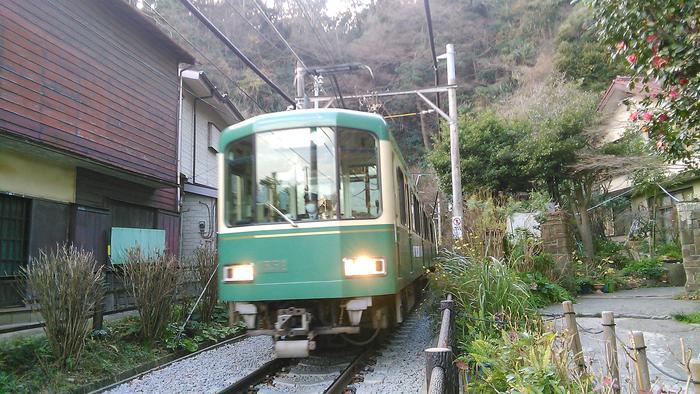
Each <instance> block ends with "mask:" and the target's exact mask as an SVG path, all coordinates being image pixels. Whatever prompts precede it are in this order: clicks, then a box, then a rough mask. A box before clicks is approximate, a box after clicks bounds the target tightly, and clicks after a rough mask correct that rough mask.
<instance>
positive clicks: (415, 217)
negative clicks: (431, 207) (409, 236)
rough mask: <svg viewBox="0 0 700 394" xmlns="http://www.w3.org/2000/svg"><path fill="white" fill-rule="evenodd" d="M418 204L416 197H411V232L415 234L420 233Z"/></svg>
mask: <svg viewBox="0 0 700 394" xmlns="http://www.w3.org/2000/svg"><path fill="white" fill-rule="evenodd" d="M420 216H421V215H420V204H419V203H418V197H416V195H415V194H414V195H413V223H414V227H413V230H414V231H415V232H416V233H417V234H420V233H421V227H422V226H421V219H420Z"/></svg>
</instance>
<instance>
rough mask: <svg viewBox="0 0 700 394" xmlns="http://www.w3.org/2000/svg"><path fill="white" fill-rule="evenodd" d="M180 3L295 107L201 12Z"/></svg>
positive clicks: (182, 1)
mask: <svg viewBox="0 0 700 394" xmlns="http://www.w3.org/2000/svg"><path fill="white" fill-rule="evenodd" d="M180 2H181V3H182V4H183V5H184V6H185V7H186V8H187V9H188V10H189V11H190V12H191V13H192V14H194V16H196V17H197V19H199V21H200V22H202V23H203V24H204V25H205V26H206V27H207V28H208V29H209V31H211V32H212V33H214V35H215V36H216V37H217V38H218V39H219V40H221V41H222V42H223V43H224V44H225V45H226V46H227V47H228V48H229V49H230V50H231V51H232V52H233V53H234V54H236V56H238V58H239V59H241V61H242V62H243V63H245V65H246V66H248V68H250V69H251V70H252V71H253V72H254V73H255V74H256V75H257V76H259V77H260V78H261V79H262V80H263V81H265V83H266V84H267V85H268V86H270V87H271V88H272V90H274V91H275V92H277V94H279V95H280V96H282V98H284V99H285V100H286V101H287V102H288V103H290V104H293V105H295V106H296V102H295V101H294V99H292V98H291V97H289V96H288V95H287V94H286V93H285V92H284V91H283V90H282V88H280V87H279V86H278V85H277V84H276V83H274V82H272V80H271V79H270V78H268V76H267V75H265V73H263V72H262V71H260V69H259V68H258V66H256V65H255V64H254V63H253V62H252V61H250V59H248V57H247V56H246V55H244V54H243V52H241V50H240V49H238V47H236V45H234V44H233V42H231V40H229V39H228V37H226V35H224V33H222V32H221V30H219V29H218V28H217V27H216V26H214V24H213V23H212V22H211V21H210V20H209V19H208V18H207V17H206V16H205V15H204V14H202V12H201V11H200V10H199V9H198V8H197V7H195V6H194V4H192V3H191V2H190V1H189V0H180Z"/></svg>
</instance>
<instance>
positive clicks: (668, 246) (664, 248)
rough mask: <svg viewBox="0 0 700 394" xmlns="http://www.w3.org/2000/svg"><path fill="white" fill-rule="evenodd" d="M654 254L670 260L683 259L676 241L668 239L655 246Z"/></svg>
mask: <svg viewBox="0 0 700 394" xmlns="http://www.w3.org/2000/svg"><path fill="white" fill-rule="evenodd" d="M656 254H657V255H658V256H663V257H665V258H668V259H672V260H683V253H682V252H681V246H680V245H679V244H678V242H674V241H669V242H666V243H663V244H661V245H657V246H656Z"/></svg>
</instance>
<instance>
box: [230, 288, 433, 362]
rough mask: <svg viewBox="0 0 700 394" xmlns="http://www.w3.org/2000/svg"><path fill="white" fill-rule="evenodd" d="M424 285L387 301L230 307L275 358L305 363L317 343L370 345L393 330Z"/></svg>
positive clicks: (240, 304)
mask: <svg viewBox="0 0 700 394" xmlns="http://www.w3.org/2000/svg"><path fill="white" fill-rule="evenodd" d="M422 283H423V281H422V280H418V281H416V282H414V284H412V285H409V286H406V287H405V288H404V289H403V290H402V291H401V292H399V293H397V294H391V295H382V296H367V297H354V298H334V299H318V300H292V301H261V302H232V303H230V309H229V312H230V313H231V314H232V316H233V320H234V321H238V322H242V323H244V324H245V326H246V327H247V328H248V335H270V336H272V337H273V338H274V339H275V353H276V354H277V357H279V358H299V357H308V356H309V352H310V351H313V350H315V349H316V346H317V342H318V341H319V340H323V338H326V339H328V338H329V337H331V336H340V337H341V338H343V340H345V341H346V342H349V343H351V344H364V343H368V342H371V340H373V339H374V337H376V335H377V334H378V333H379V331H380V330H382V329H387V328H391V327H394V326H395V325H396V324H399V323H401V322H402V321H403V318H404V316H405V315H406V313H407V312H408V311H410V310H411V309H412V308H413V306H414V305H415V302H416V299H417V297H418V291H419V289H421V288H422V286H421V285H420V284H422Z"/></svg>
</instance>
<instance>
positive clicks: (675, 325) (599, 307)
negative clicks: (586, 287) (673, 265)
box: [541, 287, 700, 394]
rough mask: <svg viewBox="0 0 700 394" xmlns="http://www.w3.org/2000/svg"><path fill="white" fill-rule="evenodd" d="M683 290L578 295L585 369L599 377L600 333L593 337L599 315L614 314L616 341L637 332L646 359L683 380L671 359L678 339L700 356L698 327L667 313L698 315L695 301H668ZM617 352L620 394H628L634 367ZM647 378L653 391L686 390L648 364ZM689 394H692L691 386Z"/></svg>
mask: <svg viewBox="0 0 700 394" xmlns="http://www.w3.org/2000/svg"><path fill="white" fill-rule="evenodd" d="M683 292H684V291H683V288H682V287H663V288H645V289H636V290H623V291H619V292H615V293H611V294H600V295H597V294H596V295H586V296H581V297H579V298H578V300H577V303H576V304H575V305H574V310H575V311H576V315H577V316H578V317H577V322H578V323H579V324H580V326H581V327H582V328H583V330H581V342H582V345H583V351H584V354H585V356H586V363H587V364H589V365H590V366H591V370H592V371H593V373H594V374H595V375H596V376H601V375H602V374H603V370H604V356H603V355H604V354H605V353H604V345H603V342H602V339H603V335H602V334H600V333H599V331H600V330H601V329H602V327H601V325H600V318H599V317H600V312H601V311H612V312H613V313H614V314H615V323H616V332H617V336H618V337H619V338H621V339H624V340H625V342H626V343H627V344H629V333H630V331H632V330H636V331H642V332H643V333H644V340H645V342H646V346H647V355H648V358H649V360H650V361H651V362H653V363H655V364H657V365H658V366H659V367H661V368H662V369H664V370H665V371H666V372H669V373H671V374H673V375H675V376H676V377H684V378H685V377H686V376H687V373H686V372H685V371H684V369H683V367H682V366H681V365H680V363H679V361H677V360H680V359H681V357H680V355H681V350H680V349H681V339H682V340H683V342H684V344H685V347H686V349H691V350H692V354H693V356H694V357H697V356H698V355H700V325H693V324H686V323H680V322H677V321H675V320H673V315H675V314H678V313H690V312H696V311H700V302H699V301H687V300H676V299H674V297H676V296H677V295H679V294H683ZM541 312H542V313H543V314H561V313H562V308H561V305H552V306H550V307H548V308H544V309H543V310H542V311H541ZM562 325H563V322H562V321H561V319H559V320H557V321H556V326H557V328H561V327H562ZM618 342H619V341H618ZM618 354H619V356H618V357H619V360H620V374H621V377H620V380H621V381H622V388H623V392H627V393H629V392H634V390H632V384H633V381H634V376H635V375H634V365H633V364H632V363H631V360H629V358H628V356H627V355H626V354H624V352H622V351H620V352H619V353H618ZM650 376H651V380H652V383H653V385H654V386H655V388H656V389H661V388H663V389H665V390H668V391H666V392H674V393H678V392H684V393H685V392H686V391H685V383H679V382H677V381H675V380H673V379H671V378H669V377H667V376H665V375H663V374H662V373H660V372H659V371H658V370H656V369H655V368H654V367H653V366H650ZM653 392H659V391H653ZM690 392H691V393H692V392H693V389H692V388H691V389H690ZM699 394H700V393H699Z"/></svg>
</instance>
